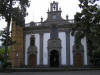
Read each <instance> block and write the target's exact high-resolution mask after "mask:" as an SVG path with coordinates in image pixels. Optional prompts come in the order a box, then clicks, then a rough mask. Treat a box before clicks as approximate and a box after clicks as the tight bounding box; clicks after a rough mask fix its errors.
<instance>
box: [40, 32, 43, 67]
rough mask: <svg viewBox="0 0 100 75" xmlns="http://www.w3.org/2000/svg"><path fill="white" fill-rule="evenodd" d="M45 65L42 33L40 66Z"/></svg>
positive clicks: (41, 35) (41, 34)
mask: <svg viewBox="0 0 100 75" xmlns="http://www.w3.org/2000/svg"><path fill="white" fill-rule="evenodd" d="M42 65H43V33H40V66H42Z"/></svg>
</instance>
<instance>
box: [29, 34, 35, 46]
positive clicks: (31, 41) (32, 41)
mask: <svg viewBox="0 0 100 75" xmlns="http://www.w3.org/2000/svg"><path fill="white" fill-rule="evenodd" d="M30 45H31V46H35V37H34V35H32V36H31V38H30Z"/></svg>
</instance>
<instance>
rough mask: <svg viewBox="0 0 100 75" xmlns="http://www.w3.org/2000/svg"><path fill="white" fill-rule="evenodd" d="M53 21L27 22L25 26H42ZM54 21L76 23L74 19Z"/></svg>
mask: <svg viewBox="0 0 100 75" xmlns="http://www.w3.org/2000/svg"><path fill="white" fill-rule="evenodd" d="M52 22H53V21H47V22H31V23H28V24H25V27H30V26H32V27H33V26H41V25H45V24H47V23H52ZM54 23H58V24H59V23H64V24H70V23H75V22H74V19H70V20H64V21H61V22H60V21H54Z"/></svg>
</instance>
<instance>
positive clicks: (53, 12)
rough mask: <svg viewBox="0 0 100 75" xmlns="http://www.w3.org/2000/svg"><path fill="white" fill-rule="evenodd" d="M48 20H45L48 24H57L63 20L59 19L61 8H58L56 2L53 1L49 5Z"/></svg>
mask: <svg viewBox="0 0 100 75" xmlns="http://www.w3.org/2000/svg"><path fill="white" fill-rule="evenodd" d="M47 14H48V18H47V20H46V22H47V21H49V22H57V21H62V20H63V19H62V18H61V8H59V6H58V2H55V1H53V2H52V3H50V10H48V12H47Z"/></svg>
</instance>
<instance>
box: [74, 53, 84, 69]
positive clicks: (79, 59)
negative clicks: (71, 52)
mask: <svg viewBox="0 0 100 75" xmlns="http://www.w3.org/2000/svg"><path fill="white" fill-rule="evenodd" d="M74 58H75V61H74V62H75V66H77V67H81V66H83V57H82V54H81V53H77V54H76V55H75V57H74Z"/></svg>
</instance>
